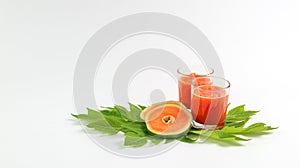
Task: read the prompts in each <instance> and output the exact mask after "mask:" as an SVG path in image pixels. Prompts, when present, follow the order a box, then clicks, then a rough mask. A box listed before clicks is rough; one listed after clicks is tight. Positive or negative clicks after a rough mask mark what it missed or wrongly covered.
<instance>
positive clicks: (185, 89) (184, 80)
mask: <svg viewBox="0 0 300 168" xmlns="http://www.w3.org/2000/svg"><path fill="white" fill-rule="evenodd" d="M201 76H204V75H198V74H195V73H191V74H189V75H183V76H181V77H180V79H179V80H178V90H179V101H180V102H181V103H183V104H184V105H185V106H186V107H187V108H188V109H189V108H190V107H191V83H192V80H193V79H195V78H197V77H201ZM203 84H207V85H209V84H210V81H209V80H207V79H206V78H203V79H197V82H196V85H203Z"/></svg>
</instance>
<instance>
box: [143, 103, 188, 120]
mask: <svg viewBox="0 0 300 168" xmlns="http://www.w3.org/2000/svg"><path fill="white" fill-rule="evenodd" d="M166 104H176V105H180V106H184V105H183V104H182V103H181V102H179V101H175V100H169V101H165V102H159V103H155V104H152V105H151V106H149V107H147V108H145V109H144V110H143V111H142V112H141V114H140V118H141V119H143V120H145V116H146V114H147V113H148V112H149V111H151V110H153V109H154V108H156V107H159V106H161V105H166Z"/></svg>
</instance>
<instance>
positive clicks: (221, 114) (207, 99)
mask: <svg viewBox="0 0 300 168" xmlns="http://www.w3.org/2000/svg"><path fill="white" fill-rule="evenodd" d="M203 81H206V82H203ZM229 88H230V82H229V81H228V80H226V79H224V78H221V77H215V76H206V77H196V78H194V79H193V80H192V88H191V89H192V96H191V112H192V116H193V127H194V128H198V129H220V128H222V127H223V126H224V123H225V118H226V111H227V105H228V96H229Z"/></svg>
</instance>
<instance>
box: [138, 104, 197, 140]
mask: <svg viewBox="0 0 300 168" xmlns="http://www.w3.org/2000/svg"><path fill="white" fill-rule="evenodd" d="M154 106H155V107H151V106H150V107H149V109H148V111H147V112H146V113H145V115H144V120H145V122H146V125H147V128H148V130H149V131H150V132H152V133H154V134H156V135H159V136H163V137H164V138H178V137H182V136H184V135H185V134H187V133H188V131H189V129H190V127H191V122H192V115H191V113H190V112H189V111H188V110H187V108H186V107H185V106H183V105H181V104H179V103H177V102H169V103H167V102H163V103H160V104H154ZM145 110H146V109H145Z"/></svg>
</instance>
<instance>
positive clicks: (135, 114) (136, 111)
mask: <svg viewBox="0 0 300 168" xmlns="http://www.w3.org/2000/svg"><path fill="white" fill-rule="evenodd" d="M129 107H130V112H129V113H128V114H127V116H128V118H129V119H131V120H132V121H137V122H144V120H142V119H141V118H140V113H141V112H142V110H141V109H140V108H139V107H137V106H135V105H133V104H131V103H129Z"/></svg>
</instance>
